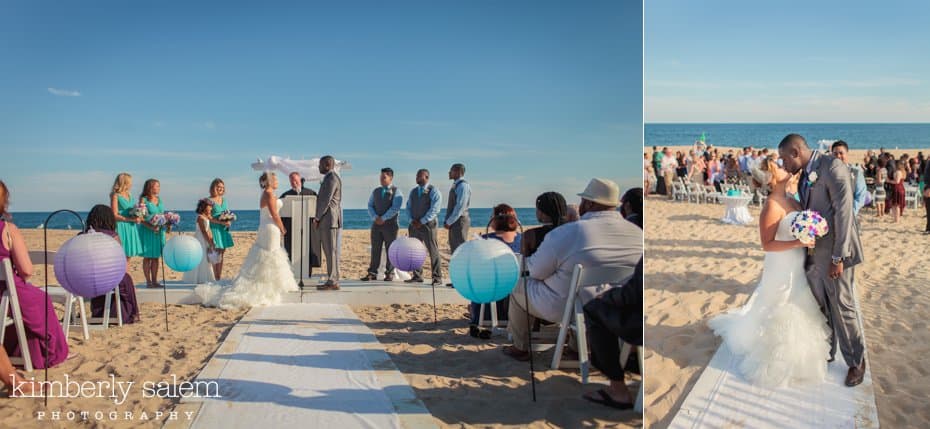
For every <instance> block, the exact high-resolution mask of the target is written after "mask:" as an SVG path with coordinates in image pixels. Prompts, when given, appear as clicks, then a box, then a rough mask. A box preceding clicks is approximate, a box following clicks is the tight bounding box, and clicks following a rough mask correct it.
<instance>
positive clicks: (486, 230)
mask: <svg viewBox="0 0 930 429" xmlns="http://www.w3.org/2000/svg"><path fill="white" fill-rule="evenodd" d="M514 218H515V220H516V221H517V228H519V230H520V236H521V237H522V236H523V234H524V232H525V231H524V229H523V224H522V223H520V219H516V217H514ZM493 221H494V217H493V216H492V217H491V220H490V221H488V224H487V226H485V227H484V234H485V236H487V235H490V234H491V222H493ZM527 276H528V274H527V272H526V257H524V256H523V255H521V257H520V276H519V280H518V282H519V281H522V282H523V298H524V301H523V309H524V310H525V311H526V332H527V334H526V337H527V338H526V340H527V341H526V343H527V349H528V350H527V351H528V352H529V354H530V386H531V388H532V390H533V402H536V368H535V364H534V363H533V326H532V325H533V324H532V323H530V294H529V291H527V290H526V278H527ZM481 305H484V304H481ZM478 323H479V324H480V323H482V321H481V320H479V321H478ZM507 323H510V321H509V320H508V321H507Z"/></svg>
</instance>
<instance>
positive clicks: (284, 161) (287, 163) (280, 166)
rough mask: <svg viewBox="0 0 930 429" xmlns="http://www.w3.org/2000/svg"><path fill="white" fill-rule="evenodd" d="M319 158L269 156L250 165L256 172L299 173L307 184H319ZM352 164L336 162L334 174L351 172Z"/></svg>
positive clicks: (320, 176) (320, 175)
mask: <svg viewBox="0 0 930 429" xmlns="http://www.w3.org/2000/svg"><path fill="white" fill-rule="evenodd" d="M319 165H320V158H313V159H301V160H297V159H290V158H287V157H280V156H275V155H271V156H269V157H268V158H265V160H264V161H262V159H261V158H258V161H256V162H253V163H252V169H253V170H256V171H278V172H280V173H282V174H284V175H288V174H291V173H292V172H294V171H296V172H298V173H300V176H301V177H303V178H304V179H306V180H307V181H308V182H319V181H321V180H323V175H322V174H320V170H319ZM351 169H352V164H349V162H348V161H340V160H338V159H337V160H336V172H337V173H338V172H340V171H341V170H351Z"/></svg>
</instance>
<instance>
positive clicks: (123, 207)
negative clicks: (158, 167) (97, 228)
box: [110, 173, 142, 263]
mask: <svg viewBox="0 0 930 429" xmlns="http://www.w3.org/2000/svg"><path fill="white" fill-rule="evenodd" d="M130 189H132V176H130V175H129V173H120V174H118V175H117V176H116V180H114V181H113V190H112V191H111V192H110V208H111V209H113V217H115V218H116V233H117V234H118V235H119V239H120V242H121V243H122V244H123V251H124V252H125V253H126V262H127V263H128V262H129V259H130V258H132V257H133V256H140V255H142V238H141V237H139V228H140V227H139V223H140V222H142V218H140V217H136V216H134V215H133V213H132V209H133V208H134V207H135V204H133V200H132V195H130V194H129V190H130Z"/></svg>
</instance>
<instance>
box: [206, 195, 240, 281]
mask: <svg viewBox="0 0 930 429" xmlns="http://www.w3.org/2000/svg"><path fill="white" fill-rule="evenodd" d="M223 195H226V184H225V183H223V180H222V179H213V182H212V183H210V201H212V202H213V212H212V214H211V215H212V218H211V219H210V230H211V231H212V232H213V244H214V245H216V250H217V251H219V253H220V259H219V262H217V263H215V264H213V275H214V276H215V277H216V279H217V280H219V279H221V278H222V275H223V254H224V253H225V252H226V249H228V248H230V247H233V246H234V245H235V244H234V243H233V238H232V234H230V233H229V225H230V224H231V222H229V221H221V220H219V219H218V217H219V215H220V213H223V212H225V211H226V210H227V207H226V198H224V197H223Z"/></svg>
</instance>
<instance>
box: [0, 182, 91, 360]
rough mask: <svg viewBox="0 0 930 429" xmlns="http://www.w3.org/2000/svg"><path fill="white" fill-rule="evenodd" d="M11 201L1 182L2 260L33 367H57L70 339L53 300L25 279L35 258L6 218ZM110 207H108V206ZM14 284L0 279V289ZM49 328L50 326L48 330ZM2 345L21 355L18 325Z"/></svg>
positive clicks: (32, 271) (21, 236)
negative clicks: (7, 268)
mask: <svg viewBox="0 0 930 429" xmlns="http://www.w3.org/2000/svg"><path fill="white" fill-rule="evenodd" d="M9 202H10V192H9V190H8V189H7V187H6V184H4V183H3V181H0V260H3V259H9V260H10V263H11V265H12V266H13V277H14V279H13V285H12V286H14V287H16V293H17V294H18V296H19V307H20V310H22V311H21V312H22V316H23V326H24V328H25V331H26V344H25V346H26V347H29V357H30V358H31V359H32V367H33V368H36V369H42V368H45V367H46V366H45V364H46V361H47V362H48V367H49V368H51V367H54V366H56V365H58V364H60V363H62V362H64V361H65V359H67V358H68V339H67V338H66V337H65V333H64V331H63V330H62V329H61V323H60V322H59V321H58V316H57V315H56V314H55V307H53V306H52V301H51V300H50V299H49V297H48V295H46V294H45V292H44V291H42V289H39V288H37V287H35V286H33V285H31V284H29V283H27V282H26V279H28V278H29V277H31V276H32V275H33V273H34V267H33V266H32V261H31V260H30V259H29V249H27V248H26V242H25V240H23V235H22V234H21V233H20V232H19V229H18V228H17V227H16V225H13V223H12V222H9V221H7V220H5V219H7V218H8V217H9V212H7V207H8V206H9ZM108 210H109V209H108ZM10 286H11V285H10V284H9V283H8V282H6V281H4V282H0V292H3V291H5V290H6V288H8V287H10ZM46 328H47V329H46ZM3 347H4V348H5V349H6V352H7V353H8V354H9V355H10V356H22V349H21V348H22V347H23V344H20V343H19V337H18V336H17V335H16V327H15V326H14V325H10V326H8V327H7V331H6V337H5V338H4V341H3Z"/></svg>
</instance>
